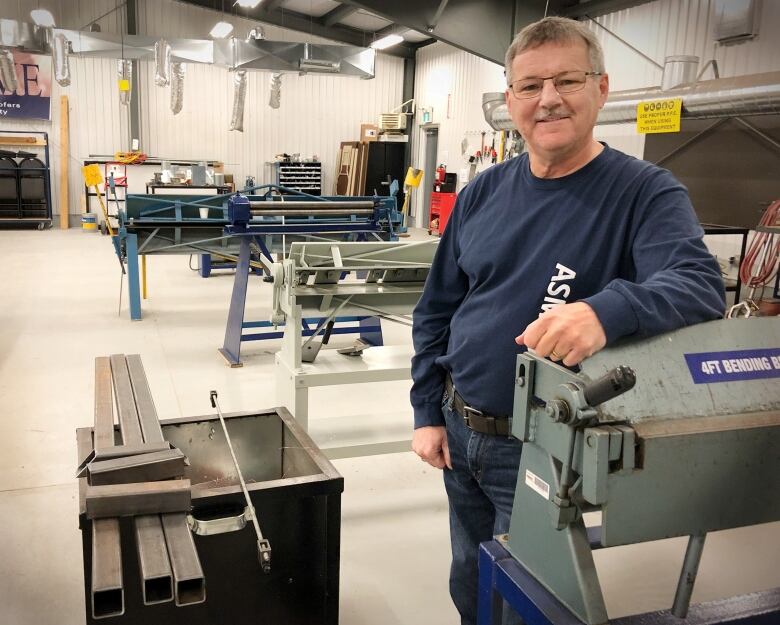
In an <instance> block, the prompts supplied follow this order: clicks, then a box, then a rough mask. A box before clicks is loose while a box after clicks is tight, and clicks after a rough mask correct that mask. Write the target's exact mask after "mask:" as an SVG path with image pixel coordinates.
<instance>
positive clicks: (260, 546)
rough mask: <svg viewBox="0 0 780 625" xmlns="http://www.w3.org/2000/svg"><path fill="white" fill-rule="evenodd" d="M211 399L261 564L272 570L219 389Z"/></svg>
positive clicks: (210, 394) (269, 550)
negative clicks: (218, 397)
mask: <svg viewBox="0 0 780 625" xmlns="http://www.w3.org/2000/svg"><path fill="white" fill-rule="evenodd" d="M209 399H210V400H211V406H212V408H215V409H216V411H217V415H218V416H219V422H220V423H221V424H222V431H223V432H224V434H225V441H226V442H227V445H228V449H229V450H230V456H231V457H232V458H233V466H234V467H235V468H236V473H237V474H238V481H239V482H241V490H242V491H244V499H245V500H246V507H247V509H248V510H249V513H250V515H251V516H249V517H247V516H246V514H245V518H249V519H251V521H252V525H254V527H255V535H256V536H257V558H258V560H259V561H260V566H261V567H262V568H263V573H270V572H271V544H270V543H269V542H268V540H267V539H265V538H263V533H262V532H261V531H260V525H259V524H258V522H257V514H255V507H254V506H253V505H252V499H251V498H250V497H249V491H248V490H247V488H246V482H245V481H244V476H243V475H242V474H241V467H240V466H239V465H238V460H237V459H236V452H235V451H234V450H233V443H232V442H231V441H230V434H228V430H227V424H226V423H225V418H224V417H223V416H222V409H221V408H220V407H219V401H217V391H211V392H210V393H209Z"/></svg>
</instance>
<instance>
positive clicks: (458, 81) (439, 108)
mask: <svg viewBox="0 0 780 625" xmlns="http://www.w3.org/2000/svg"><path fill="white" fill-rule="evenodd" d="M505 84H506V83H505V81H504V68H503V66H501V65H498V64H496V63H493V62H491V61H486V60H484V59H481V58H479V57H477V56H475V55H473V54H469V53H468V52H463V51H462V50H458V49H456V48H453V47H452V46H449V45H447V44H444V43H435V44H432V45H429V46H425V47H424V48H421V49H420V50H419V51H418V52H417V69H416V76H415V86H414V97H415V101H416V106H417V111H418V114H417V117H416V122H419V121H420V119H421V115H420V109H421V108H423V107H426V108H427V107H433V119H432V123H435V124H438V126H439V145H438V158H437V163H439V162H441V163H444V164H445V165H446V166H447V171H450V172H455V173H458V172H459V171H460V170H461V169H462V168H463V167H465V166H467V165H468V156H469V155H471V154H474V153H475V152H476V151H477V150H479V148H480V146H481V141H482V136H481V134H480V133H481V132H482V131H485V132H486V133H487V134H486V135H485V136H486V141H487V142H488V143H490V142H491V140H492V137H493V131H492V129H491V128H490V126H489V125H488V124H487V122H486V121H485V118H484V116H483V115H482V94H483V93H484V92H487V91H503V90H504V89H505ZM411 135H412V136H411V140H412V163H411V164H412V167H416V168H423V167H424V165H425V153H424V141H423V137H424V135H423V133H422V132H421V130H420V128H419V126H415V128H414V129H413V130H412V133H411ZM464 138H465V139H467V140H468V143H469V145H468V148H467V149H466V153H465V155H462V154H461V142H462V141H463V139H464ZM496 149H498V134H496ZM482 168H483V167H480V170H481V169H482ZM432 181H433V172H427V171H426V172H425V176H424V179H423V182H422V186H421V187H420V188H419V189H418V190H415V191H414V192H413V200H412V212H411V214H412V215H414V216H415V225H417V226H421V227H427V224H426V223H423V220H422V215H421V212H422V207H423V201H424V197H425V194H428V193H430V192H431V190H432V184H433V182H432Z"/></svg>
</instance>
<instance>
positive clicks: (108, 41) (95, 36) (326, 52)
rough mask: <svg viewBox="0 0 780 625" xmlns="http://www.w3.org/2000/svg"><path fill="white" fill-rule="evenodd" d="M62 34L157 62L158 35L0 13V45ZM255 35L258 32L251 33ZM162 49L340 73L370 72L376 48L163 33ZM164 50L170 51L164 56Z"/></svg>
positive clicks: (74, 47) (44, 47) (97, 53)
mask: <svg viewBox="0 0 780 625" xmlns="http://www.w3.org/2000/svg"><path fill="white" fill-rule="evenodd" d="M59 34H61V35H62V36H63V37H64V38H65V39H66V40H67V41H68V42H69V44H70V52H71V53H72V54H76V55H79V56H85V57H98V58H114V59H131V60H135V59H142V60H151V61H155V66H156V68H158V69H159V68H160V63H159V61H160V57H161V54H160V52H161V51H160V45H158V46H157V49H158V52H157V57H155V44H158V42H162V40H159V39H156V38H154V37H145V36H142V35H120V34H113V33H101V32H90V31H81V30H67V29H62V28H41V27H39V26H34V25H32V24H28V23H25V22H17V21H15V20H6V19H0V47H9V48H11V47H13V48H24V49H25V50H28V51H30V52H39V53H43V54H48V53H49V51H50V45H49V39H50V38H51V37H53V36H56V35H59ZM255 34H256V35H257V34H258V33H255ZM164 43H165V44H166V46H165V50H164V53H165V54H164V55H163V56H165V57H166V58H169V62H178V63H207V64H214V65H223V66H226V67H228V68H230V69H236V70H237V69H256V70H266V71H273V72H296V73H298V72H306V73H309V72H313V73H327V74H333V75H340V76H358V77H360V78H373V77H374V64H375V61H376V50H373V49H372V48H361V47H359V46H342V45H322V44H312V43H291V42H288V41H268V40H267V39H255V38H250V39H248V40H242V39H238V38H235V37H234V38H231V39H221V40H217V41H214V40H210V39H166V40H164ZM168 55H169V56H168Z"/></svg>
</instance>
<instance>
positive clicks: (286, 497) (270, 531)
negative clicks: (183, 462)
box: [77, 408, 344, 625]
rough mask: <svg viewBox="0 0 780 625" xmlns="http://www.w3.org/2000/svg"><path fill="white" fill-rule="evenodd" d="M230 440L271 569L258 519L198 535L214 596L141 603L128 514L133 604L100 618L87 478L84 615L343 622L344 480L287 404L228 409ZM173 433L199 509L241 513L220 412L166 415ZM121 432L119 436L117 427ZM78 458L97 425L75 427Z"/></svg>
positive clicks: (82, 520)
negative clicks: (261, 554) (179, 603)
mask: <svg viewBox="0 0 780 625" xmlns="http://www.w3.org/2000/svg"><path fill="white" fill-rule="evenodd" d="M225 418H226V423H227V427H228V431H229V432H230V438H231V440H232V442H233V446H234V448H235V452H236V456H237V458H238V462H239V464H240V466H241V471H242V473H243V475H244V479H245V480H246V481H247V488H248V490H249V493H250V497H251V499H252V504H253V505H254V506H255V510H256V512H257V517H258V520H259V523H260V529H261V530H262V532H263V534H264V537H265V538H267V539H268V540H269V541H270V543H271V549H272V566H271V572H270V573H269V574H264V573H263V572H262V569H261V567H260V564H259V562H258V558H257V548H256V538H255V534H254V529H253V528H252V523H251V522H247V523H246V526H245V527H243V529H239V530H233V531H227V532H225V533H220V534H216V535H197V534H196V535H195V544H196V546H197V551H198V555H199V557H200V562H201V565H202V567H203V572H204V576H205V580H206V601H205V602H204V603H200V604H196V605H188V606H183V607H176V606H175V605H174V603H173V602H169V603H162V604H157V605H149V606H145V605H143V601H142V596H141V581H140V578H139V570H138V560H137V556H136V548H135V544H134V539H133V527H132V519H131V518H123V519H121V537H122V538H121V542H122V574H123V585H124V597H125V598H124V602H125V612H124V614H123V615H121V616H116V617H110V618H104V619H99V620H97V621H96V620H95V619H93V617H92V610H91V607H90V591H91V583H90V571H91V570H92V541H91V536H92V522H91V521H90V520H89V519H87V518H86V514H85V505H84V496H85V488H86V479H85V478H81V479H80V480H79V500H80V513H79V527H80V529H81V533H82V547H83V554H84V571H85V574H84V586H85V606H86V622H87V623H88V624H92V623H104V624H106V625H107V624H109V623H114V622H115V623H117V624H119V623H121V624H122V625H125V624H136V623H137V624H142V625H151V624H157V623H165V624H166V625H176V624H179V623H181V624H182V625H184V624H187V625H216V624H218V623H231V625H242V624H247V625H249V624H250V623H251V624H252V625H258V624H268V625H315V624H316V625H337V624H338V602H339V542H340V533H341V493H342V492H343V490H344V480H343V478H342V477H341V476H340V475H339V474H338V472H337V471H336V469H335V468H334V467H333V465H332V464H331V463H330V462H329V461H328V460H327V458H325V456H324V455H323V454H322V452H321V451H320V450H319V449H318V448H317V446H316V445H315V444H314V443H313V442H312V440H311V439H310V438H309V436H308V435H307V434H306V432H305V431H303V429H302V428H301V427H300V426H299V425H298V424H297V423H296V422H295V420H294V419H293V417H292V416H291V415H290V413H289V412H288V411H287V410H286V409H284V408H277V409H272V410H266V411H261V412H251V413H232V414H228V415H226V416H225ZM161 424H162V429H163V433H164V435H165V438H166V439H167V440H168V441H169V442H170V443H172V444H174V445H175V446H176V447H178V448H179V449H181V450H182V451H183V452H184V453H185V454H186V455H187V456H188V458H189V461H190V466H189V467H188V470H187V471H188V475H187V477H188V478H189V479H190V480H191V482H192V503H193V510H192V516H193V517H194V518H196V519H199V520H208V519H215V518H226V517H236V516H239V515H241V513H242V512H243V510H244V507H245V503H244V499H243V495H242V493H241V487H240V485H239V482H238V477H237V474H236V472H235V469H234V467H233V463H232V460H231V458H230V452H229V450H228V446H227V444H226V442H225V438H224V435H223V433H222V428H221V427H220V423H219V419H218V418H217V417H216V415H214V416H205V417H195V418H184V419H173V420H167V421H162V422H161ZM117 436H118V434H117ZM77 438H78V441H79V458H84V457H86V455H87V454H88V453H89V451H90V445H91V441H92V428H81V429H80V430H77Z"/></svg>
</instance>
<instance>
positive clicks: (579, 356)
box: [515, 302, 607, 367]
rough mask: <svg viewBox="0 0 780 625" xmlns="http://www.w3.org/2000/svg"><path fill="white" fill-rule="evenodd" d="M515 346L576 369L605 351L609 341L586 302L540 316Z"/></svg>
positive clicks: (553, 310)
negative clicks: (589, 358) (593, 356)
mask: <svg viewBox="0 0 780 625" xmlns="http://www.w3.org/2000/svg"><path fill="white" fill-rule="evenodd" d="M515 343H517V344H518V345H525V346H526V347H528V348H529V349H532V350H534V351H535V352H536V353H537V354H538V355H539V356H543V357H545V356H549V357H550V359H552V360H555V361H559V362H561V363H562V364H564V365H566V366H567V367H572V366H574V365H578V364H579V363H581V362H582V361H583V360H585V359H586V358H588V357H589V356H592V355H593V354H595V353H596V352H597V351H599V350H600V349H602V348H603V347H604V346H605V345H606V344H607V337H606V335H605V334H604V328H603V327H602V326H601V322H600V321H599V318H598V317H597V316H596V313H595V312H594V311H593V309H592V308H591V307H590V306H589V305H588V304H586V303H585V302H574V303H573V304H562V305H561V306H556V307H555V308H553V309H551V310H548V311H547V312H545V313H542V314H541V315H539V318H538V319H537V320H536V321H534V322H533V323H530V324H528V327H527V328H526V329H525V330H523V333H522V334H521V335H520V336H518V337H517V338H515Z"/></svg>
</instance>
